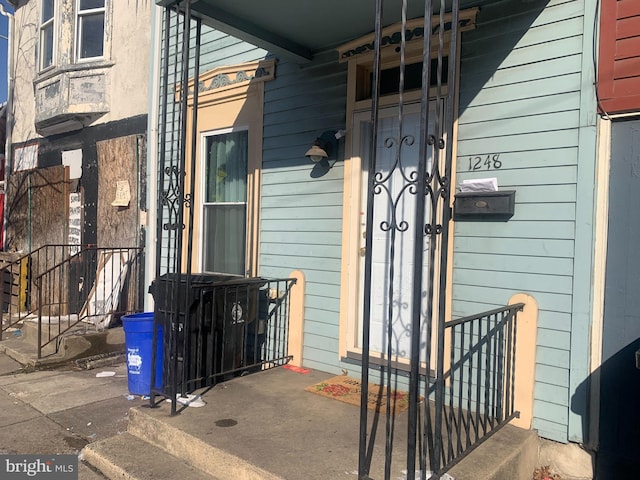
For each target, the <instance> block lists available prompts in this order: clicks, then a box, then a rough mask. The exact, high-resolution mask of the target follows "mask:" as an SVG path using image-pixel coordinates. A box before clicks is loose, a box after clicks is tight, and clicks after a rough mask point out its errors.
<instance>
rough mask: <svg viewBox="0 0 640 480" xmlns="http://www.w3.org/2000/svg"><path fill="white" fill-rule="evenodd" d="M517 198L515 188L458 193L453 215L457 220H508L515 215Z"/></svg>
mask: <svg viewBox="0 0 640 480" xmlns="http://www.w3.org/2000/svg"><path fill="white" fill-rule="evenodd" d="M515 200H516V191H515V190H502V191H498V192H461V193H456V195H455V202H454V204H453V216H454V219H455V220H477V219H481V218H487V219H493V220H506V219H507V218H510V217H512V216H513V213H514V210H515Z"/></svg>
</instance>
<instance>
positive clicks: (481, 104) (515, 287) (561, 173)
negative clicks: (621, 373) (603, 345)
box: [452, 0, 595, 442]
mask: <svg viewBox="0 0 640 480" xmlns="http://www.w3.org/2000/svg"><path fill="white" fill-rule="evenodd" d="M584 3H585V2H584V1H583V0H574V1H567V0H564V1H562V0H551V1H550V2H549V3H548V5H547V7H546V8H545V9H544V10H543V11H542V12H540V11H539V9H537V8H536V7H535V6H534V5H532V4H528V5H527V4H521V3H519V5H513V4H512V5H511V7H510V9H511V10H509V11H505V10H504V9H503V7H502V4H500V5H501V6H487V7H486V8H484V9H482V10H481V12H480V14H479V18H478V26H477V29H476V30H474V31H472V32H468V33H465V34H464V36H463V42H462V60H461V85H460V114H459V128H458V152H457V153H458V157H457V166H456V171H457V179H456V180H457V182H460V181H462V180H465V179H470V178H484V177H497V178H498V184H499V187H500V189H503V190H508V189H513V190H516V210H515V215H514V216H513V217H512V218H511V219H510V220H509V221H507V222H456V224H455V233H454V256H453V292H452V297H453V314H454V316H462V315H469V314H473V313H476V312H479V311H482V310H484V309H488V308H492V307H494V306H498V305H502V304H505V303H506V302H507V301H508V299H509V298H510V297H511V296H512V295H513V294H515V293H518V292H526V293H529V294H530V295H532V296H533V297H534V298H536V300H537V301H538V304H539V308H540V315H539V329H538V339H537V346H538V348H537V355H536V373H535V395H534V397H535V401H534V425H533V426H534V428H537V429H538V431H539V433H540V435H542V436H544V437H547V438H551V439H554V440H558V441H562V442H566V441H567V440H569V439H570V437H572V435H571V433H570V425H569V424H570V421H569V416H570V409H571V402H572V391H573V389H572V386H571V385H572V380H571V375H570V372H571V369H572V361H573V362H575V361H576V360H575V358H576V355H575V353H576V352H575V351H574V350H575V349H576V348H577V349H580V350H583V351H584V350H586V349H587V348H588V343H587V342H586V341H582V340H581V341H577V339H576V338H575V336H576V332H575V319H574V315H575V304H576V296H579V297H580V298H585V297H586V298H587V299H588V295H589V294H588V291H585V289H584V286H583V285H578V282H577V281H576V276H575V273H576V268H577V262H579V261H582V260H581V259H583V258H584V256H585V255H588V254H589V251H588V250H586V251H585V248H584V246H583V247H582V248H580V249H579V248H578V247H577V235H578V233H577V232H579V231H580V228H583V227H581V226H579V225H578V219H579V217H578V212H579V210H578V205H577V199H578V194H579V192H580V191H581V188H582V187H581V184H582V182H583V180H585V179H584V178H583V176H582V174H581V173H580V172H581V168H582V169H584V168H587V169H588V168H589V164H587V165H586V167H585V166H584V165H582V162H584V161H585V160H584V156H585V153H584V152H585V150H588V149H591V151H592V152H593V151H594V149H595V143H590V142H589V141H588V140H585V139H584V135H583V133H582V129H583V128H584V122H585V121H584V114H583V103H584V97H585V85H584V84H583V83H584V82H583V73H582V72H583V69H584V68H585V67H584V65H585V62H586V61H588V60H589V59H588V58H584V56H583V55H582V52H583V49H584V44H585V43H586V41H587V39H585V38H584V36H583V30H584V28H585V24H586V23H588V21H589V20H587V19H585V18H584V12H585V7H584ZM591 121H592V122H594V121H595V120H591ZM494 155H498V157H497V158H498V159H499V162H500V163H499V167H500V168H487V167H486V164H485V163H484V159H485V158H486V157H487V156H490V158H493V156H494ZM476 156H479V157H481V159H482V160H483V162H481V163H480V164H479V165H480V166H482V168H481V169H477V170H474V169H473V167H474V165H476V162H477V159H476V158H474V157H476ZM578 158H580V159H581V160H580V162H578ZM494 166H495V165H494V164H493V163H491V167H494ZM591 185H592V184H590V185H589V186H591ZM585 200H587V202H590V203H588V204H587V205H585V208H586V209H588V208H590V207H589V205H592V204H593V203H592V202H593V198H588V197H585ZM591 208H592V207H591ZM587 228H589V227H587ZM587 247H588V246H587ZM586 307H587V310H588V308H589V305H588V302H587V305H586ZM572 319H573V320H572ZM572 349H573V350H572ZM584 363H585V364H586V362H584ZM584 366H585V367H586V365H584ZM583 379H584V378H583ZM574 436H575V435H574Z"/></svg>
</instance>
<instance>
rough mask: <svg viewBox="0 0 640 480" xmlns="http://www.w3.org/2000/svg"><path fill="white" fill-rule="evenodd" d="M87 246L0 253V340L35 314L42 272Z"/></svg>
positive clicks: (48, 247) (51, 246) (53, 247)
mask: <svg viewBox="0 0 640 480" xmlns="http://www.w3.org/2000/svg"><path fill="white" fill-rule="evenodd" d="M82 248H87V246H86V245H67V244H52V245H43V246H41V247H39V248H36V249H35V250H33V251H31V252H29V253H11V252H3V253H0V260H1V261H2V264H1V267H0V272H1V273H2V291H1V292H0V293H1V295H0V311H2V314H3V322H2V329H0V340H2V338H3V333H4V332H6V331H7V330H8V329H10V328H12V327H16V326H18V325H20V324H21V323H22V322H23V321H24V320H25V319H26V318H27V317H30V316H32V315H33V313H34V312H36V311H37V310H38V293H37V288H36V283H35V279H36V278H37V277H38V276H40V275H41V273H42V272H44V271H46V270H49V269H51V268H54V267H56V266H57V265H60V264H62V263H64V262H65V261H66V260H68V259H69V257H71V256H72V255H74V254H75V253H77V252H78V251H80V249H82Z"/></svg>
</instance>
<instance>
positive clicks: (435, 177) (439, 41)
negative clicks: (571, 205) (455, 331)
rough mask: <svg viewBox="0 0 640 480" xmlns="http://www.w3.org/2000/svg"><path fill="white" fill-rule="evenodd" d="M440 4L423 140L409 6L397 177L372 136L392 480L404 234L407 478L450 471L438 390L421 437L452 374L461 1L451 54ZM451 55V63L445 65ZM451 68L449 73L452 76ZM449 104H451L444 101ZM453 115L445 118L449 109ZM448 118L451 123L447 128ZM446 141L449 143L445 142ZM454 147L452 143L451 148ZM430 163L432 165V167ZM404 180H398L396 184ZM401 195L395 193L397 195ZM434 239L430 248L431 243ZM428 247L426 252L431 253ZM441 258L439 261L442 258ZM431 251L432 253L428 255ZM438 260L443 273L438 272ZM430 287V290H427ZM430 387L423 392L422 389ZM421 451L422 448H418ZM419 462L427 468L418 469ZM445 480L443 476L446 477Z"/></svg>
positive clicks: (368, 260) (429, 10) (377, 69)
mask: <svg viewBox="0 0 640 480" xmlns="http://www.w3.org/2000/svg"><path fill="white" fill-rule="evenodd" d="M433 3H434V2H432V0H426V1H425V3H424V30H423V47H422V51H423V62H422V94H421V101H420V104H421V108H420V138H419V139H414V138H409V137H407V136H404V132H403V129H402V125H403V111H404V107H405V105H404V90H405V85H404V81H405V67H406V63H405V51H406V46H407V39H406V32H407V28H406V22H407V1H406V0H404V1H403V2H402V4H401V9H402V11H401V18H402V28H401V39H400V44H399V46H398V48H399V51H400V52H399V53H400V76H399V86H398V92H399V101H398V132H397V135H396V140H395V141H388V140H387V139H384V140H383V143H384V145H385V146H389V147H392V148H395V149H396V154H395V155H396V160H395V162H394V164H393V165H392V167H391V169H390V171H389V172H384V173H383V172H379V171H377V161H376V160H377V158H375V157H376V146H377V145H378V139H377V133H378V132H377V128H374V129H373V134H372V138H371V148H370V149H369V151H370V152H372V155H373V156H374V158H372V159H371V160H370V161H369V165H371V166H372V167H371V168H372V171H371V172H370V173H369V175H368V178H369V185H368V202H367V220H366V224H367V226H368V228H367V231H366V254H365V272H364V291H365V292H368V291H370V289H371V284H372V256H373V231H374V229H377V228H379V229H381V230H382V231H384V232H386V233H387V235H388V237H389V241H388V243H387V245H388V252H386V255H388V258H389V268H388V270H387V272H386V274H387V275H388V278H387V284H388V286H389V287H388V296H389V299H388V302H387V306H388V307H387V308H388V311H387V312H385V314H386V317H387V321H386V325H387V327H388V332H387V335H386V338H387V348H386V351H385V352H383V354H384V358H386V361H387V364H386V366H385V367H384V370H383V371H384V373H383V376H384V377H385V378H384V380H382V381H383V382H384V383H385V384H386V386H387V387H388V388H387V396H388V398H387V412H386V448H385V451H386V460H385V472H384V475H385V477H384V478H385V479H389V478H391V460H392V450H393V447H392V445H393V440H394V439H393V425H392V421H391V416H392V412H391V405H392V402H391V392H392V388H391V386H392V385H393V378H392V376H393V372H394V365H393V360H394V352H393V345H392V339H393V337H394V332H393V331H392V330H393V322H392V319H393V318H394V315H395V313H394V309H397V308H400V307H399V306H398V302H397V301H393V296H394V290H395V284H396V282H397V279H396V278H395V270H394V256H395V255H396V246H397V243H398V239H399V237H401V236H403V235H413V236H414V239H413V252H412V253H413V261H412V265H413V274H412V276H411V277H412V278H411V280H412V292H411V298H410V301H409V302H408V307H409V309H410V310H409V312H410V313H409V318H410V325H409V328H408V332H407V334H408V335H409V336H410V339H411V341H410V343H411V349H410V352H409V357H410V362H409V368H410V373H409V414H408V425H407V427H408V437H407V459H406V465H407V478H408V479H409V480H413V479H414V478H415V475H416V471H417V470H419V472H420V473H419V474H420V476H421V478H423V479H424V478H427V467H429V468H430V470H431V471H432V472H433V473H434V474H436V475H437V474H439V473H440V472H441V471H442V470H443V469H442V467H443V465H442V463H441V461H440V457H441V452H440V451H439V450H440V443H439V442H435V443H434V438H435V439H437V438H439V437H441V436H442V432H441V425H442V421H441V418H442V411H443V406H444V395H443V394H442V392H438V393H436V395H435V418H434V421H433V423H432V422H431V416H430V414H429V411H428V407H425V412H424V413H423V415H422V416H423V418H424V419H425V421H424V424H423V434H424V435H423V436H422V438H420V435H419V426H420V422H419V417H420V412H419V410H420V405H421V398H420V391H421V388H422V389H423V390H424V398H426V399H429V398H430V397H431V396H432V395H431V394H430V393H431V388H432V387H431V384H430V381H429V372H430V371H431V370H432V368H433V367H435V378H436V380H437V381H436V389H437V390H442V387H443V384H442V382H441V381H438V380H439V379H442V378H443V375H444V361H443V359H444V333H445V332H444V326H445V316H444V315H445V308H444V306H445V304H444V301H445V292H446V272H447V245H448V237H449V229H448V226H449V221H450V219H451V209H450V195H451V174H452V171H451V170H452V148H451V144H450V142H451V140H452V138H453V116H454V112H453V106H454V93H455V92H456V85H455V81H456V66H457V63H458V62H457V52H458V43H457V42H458V18H459V9H460V6H459V1H458V0H453V2H452V6H451V22H450V24H449V25H448V27H449V28H450V42H449V48H448V51H446V52H445V38H444V35H445V27H447V25H445V15H444V12H445V11H446V2H445V1H444V0H440V2H439V12H441V15H439V23H438V24H437V25H436V28H435V29H434V30H435V31H436V35H434V36H432V18H433V16H434V5H433ZM384 4H385V2H384V1H383V0H377V1H376V21H375V42H374V52H375V53H374V67H373V82H372V83H373V85H372V89H373V94H372V110H371V124H372V125H373V126H377V125H378V112H379V98H380V83H381V80H380V75H381V49H382V28H383V24H382V18H383V7H384ZM434 37H435V41H436V48H437V57H436V68H435V77H436V78H435V99H432V95H433V92H432V91H431V85H432V79H431V56H430V52H432V42H433V41H434ZM445 57H448V62H447V66H446V67H445ZM445 68H447V69H448V71H444V69H445ZM443 75H446V78H447V83H448V85H447V93H446V94H445V93H444V88H443ZM443 99H444V101H443ZM431 101H435V102H436V110H437V113H436V115H435V125H434V128H433V131H434V132H435V133H434V134H431V135H430V134H429V131H430V128H429V125H428V122H429V104H430V102H431ZM443 105H444V108H445V109H446V111H445V112H442V111H441V109H442V108H443ZM441 119H443V120H444V121H443V122H442V121H441ZM445 139H446V140H445ZM415 141H417V142H419V146H418V148H419V158H418V163H417V168H416V169H415V170H413V171H410V172H408V173H407V172H406V169H404V168H403V146H404V145H407V144H409V143H413V142H415ZM446 141H448V142H449V145H447V143H446ZM429 158H431V159H432V161H430V162H429ZM394 176H395V177H399V179H400V182H401V183H402V186H400V187H399V188H395V189H393V190H392V189H391V187H390V183H391V182H392V181H394V180H393V177H394ZM396 182H397V180H396ZM392 191H393V193H392ZM376 196H385V197H387V200H388V202H389V205H390V210H391V214H390V218H389V219H388V220H386V221H383V222H381V223H380V224H379V225H374V224H373V221H374V205H375V202H374V198H375V197H376ZM408 196H413V197H414V198H415V200H414V201H415V209H414V216H413V218H399V216H398V215H397V213H398V205H399V204H400V203H401V202H403V201H404V200H403V197H408ZM425 240H426V242H425ZM425 247H426V248H427V251H426V252H425V251H424V249H425ZM438 252H439V257H440V258H439V259H436V255H437V253H438ZM425 253H426V254H425ZM425 261H426V262H427V264H428V266H429V268H428V272H427V275H426V277H427V278H425V275H424V274H425V272H424V268H423V265H424V263H425ZM436 261H438V269H437V270H436ZM423 286H424V288H423ZM371 315H372V312H371V302H370V300H369V301H367V300H365V302H364V307H363V341H362V346H363V352H362V353H363V355H362V358H363V364H362V386H363V388H362V399H361V413H360V448H359V455H360V457H359V467H358V474H359V477H360V478H361V479H367V478H369V467H368V460H367V451H368V438H367V437H368V433H367V430H368V418H367V417H368V410H367V399H368V395H369V392H368V384H369V368H370V365H369V358H370V326H371V325H370V319H371ZM433 335H434V336H435V348H436V352H435V365H432V354H433V353H434V352H432V343H433V340H434V339H433V338H432V336H433ZM421 368H424V369H425V371H426V372H427V373H426V378H425V376H424V375H421ZM421 385H422V387H421ZM419 445H420V447H421V448H418V447H419ZM416 462H418V465H419V468H416ZM438 477H439V475H438Z"/></svg>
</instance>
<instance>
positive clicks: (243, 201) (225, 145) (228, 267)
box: [203, 129, 249, 275]
mask: <svg viewBox="0 0 640 480" xmlns="http://www.w3.org/2000/svg"><path fill="white" fill-rule="evenodd" d="M248 134H249V132H248V130H244V129H242V130H240V129H238V130H226V131H224V130H223V131H218V132H212V133H210V134H207V135H205V136H204V148H205V152H204V158H205V160H204V162H205V163H204V171H205V175H204V182H205V185H204V202H203V214H204V215H203V217H204V218H203V222H204V225H203V271H205V272H216V273H227V274H232V275H244V274H245V269H246V245H247V243H246V236H247V172H248V140H249V135H248Z"/></svg>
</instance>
